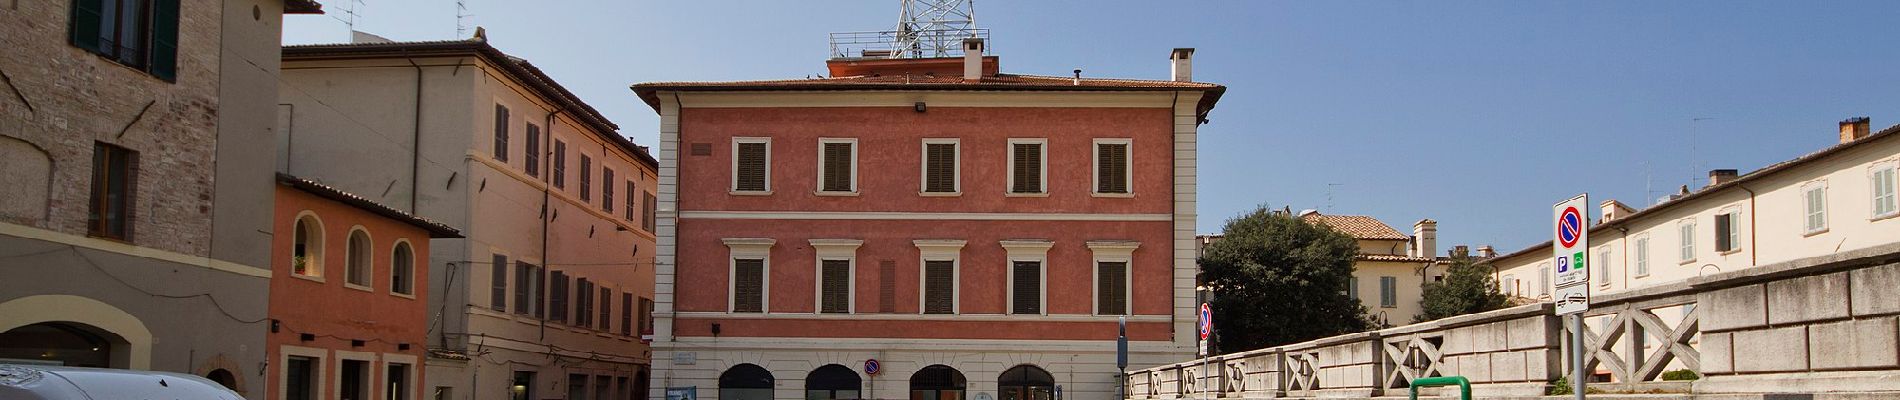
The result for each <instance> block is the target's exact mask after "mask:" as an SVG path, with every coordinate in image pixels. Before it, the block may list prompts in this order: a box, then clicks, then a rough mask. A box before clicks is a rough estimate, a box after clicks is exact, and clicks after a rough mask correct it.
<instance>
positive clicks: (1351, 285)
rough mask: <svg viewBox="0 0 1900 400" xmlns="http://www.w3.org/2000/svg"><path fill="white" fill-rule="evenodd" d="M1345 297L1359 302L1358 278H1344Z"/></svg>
mask: <svg viewBox="0 0 1900 400" xmlns="http://www.w3.org/2000/svg"><path fill="white" fill-rule="evenodd" d="M1346 297H1348V298H1351V299H1353V300H1359V278H1357V277H1347V278H1346Z"/></svg>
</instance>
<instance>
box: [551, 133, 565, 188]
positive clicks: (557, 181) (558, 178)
mask: <svg viewBox="0 0 1900 400" xmlns="http://www.w3.org/2000/svg"><path fill="white" fill-rule="evenodd" d="M553 164H554V166H553V167H551V168H549V169H550V170H552V171H551V172H553V173H554V187H557V188H566V187H567V142H562V141H559V140H556V141H554V162H553Z"/></svg>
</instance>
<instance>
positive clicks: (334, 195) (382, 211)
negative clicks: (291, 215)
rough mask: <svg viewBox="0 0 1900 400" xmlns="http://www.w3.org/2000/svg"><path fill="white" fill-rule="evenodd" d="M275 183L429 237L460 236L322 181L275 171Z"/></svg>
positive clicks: (432, 223) (434, 223)
mask: <svg viewBox="0 0 1900 400" xmlns="http://www.w3.org/2000/svg"><path fill="white" fill-rule="evenodd" d="M277 183H279V184H282V185H284V186H289V187H291V188H293V189H297V190H301V191H303V192H305V193H310V194H312V195H316V196H317V197H322V198H325V199H329V200H331V201H335V202H338V203H343V204H345V205H348V206H351V207H356V208H357V209H359V210H363V211H368V212H370V213H372V214H376V215H378V216H382V217H384V218H389V219H392V220H396V221H400V222H402V223H406V224H409V225H410V226H414V227H417V228H422V230H424V231H427V232H429V237H430V238H460V237H462V232H461V231H459V230H456V229H455V228H452V227H449V226H448V225H444V224H442V223H440V222H435V221H430V220H429V219H427V218H422V217H419V216H416V215H414V214H410V213H408V212H406V211H403V210H398V209H395V208H392V207H390V206H386V205H383V204H382V203H377V202H375V201H371V200H370V199H366V198H363V197H362V196H357V195H355V194H351V193H350V192H345V191H343V190H342V189H337V188H334V187H330V186H328V185H324V184H322V183H317V182H316V181H313V180H309V179H303V178H298V177H295V176H291V175H290V174H285V173H281V172H279V173H277Z"/></svg>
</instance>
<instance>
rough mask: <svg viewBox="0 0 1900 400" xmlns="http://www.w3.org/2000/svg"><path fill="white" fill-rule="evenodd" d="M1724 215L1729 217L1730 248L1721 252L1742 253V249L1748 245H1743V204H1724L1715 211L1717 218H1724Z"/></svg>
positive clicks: (1725, 253)
mask: <svg viewBox="0 0 1900 400" xmlns="http://www.w3.org/2000/svg"><path fill="white" fill-rule="evenodd" d="M1724 216H1726V217H1727V218H1728V219H1729V220H1728V250H1727V251H1722V252H1721V254H1722V255H1729V254H1735V253H1740V252H1742V249H1743V248H1744V247H1746V246H1743V245H1742V206H1741V205H1729V206H1724V207H1722V208H1721V209H1719V210H1716V212H1715V217H1716V218H1723V217H1724ZM1718 233H1719V232H1718Z"/></svg>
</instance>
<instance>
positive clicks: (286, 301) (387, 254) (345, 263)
mask: <svg viewBox="0 0 1900 400" xmlns="http://www.w3.org/2000/svg"><path fill="white" fill-rule="evenodd" d="M278 182H279V184H278V186H277V196H276V204H277V206H276V213H275V214H276V218H275V220H276V226H275V228H276V229H275V231H276V232H280V234H278V235H276V237H275V238H273V239H272V240H271V274H272V275H273V276H276V277H277V278H276V279H272V280H271V285H270V286H271V287H270V317H271V319H270V321H269V324H270V335H269V336H268V337H267V339H266V340H265V341H266V346H268V350H267V351H268V352H269V355H270V357H269V362H268V363H267V364H266V365H267V366H268V369H269V371H268V372H266V375H265V376H266V377H268V382H269V384H268V386H267V389H266V391H267V392H268V393H269V395H270V397H269V398H271V399H287V400H308V399H364V400H367V399H382V400H412V399H423V398H426V397H424V393H425V392H423V385H422V384H421V382H422V379H423V371H422V364H421V361H422V360H423V357H424V356H425V354H424V346H423V345H424V343H425V342H424V341H425V340H427V339H428V329H429V318H428V314H429V313H428V310H429V307H428V305H429V303H428V299H429V290H428V285H427V284H426V283H427V282H428V277H429V275H428V274H429V271H428V265H429V240H430V239H432V238H460V237H462V236H461V234H460V233H459V232H456V231H455V229H454V228H449V227H448V226H447V225H442V224H440V223H436V222H433V221H429V220H426V219H422V218H420V217H416V216H414V215H411V214H409V213H407V212H403V211H401V210H397V209H394V208H390V207H388V206H384V205H382V204H377V203H375V202H372V201H369V200H368V199H364V198H362V197H358V196H356V195H354V194H350V193H346V192H343V191H341V190H337V189H335V188H332V187H329V186H324V185H323V184H320V183H317V182H314V181H310V180H306V179H302V178H297V177H293V176H289V175H278Z"/></svg>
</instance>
